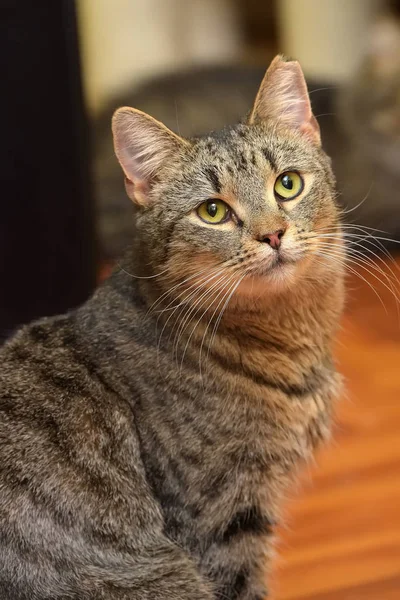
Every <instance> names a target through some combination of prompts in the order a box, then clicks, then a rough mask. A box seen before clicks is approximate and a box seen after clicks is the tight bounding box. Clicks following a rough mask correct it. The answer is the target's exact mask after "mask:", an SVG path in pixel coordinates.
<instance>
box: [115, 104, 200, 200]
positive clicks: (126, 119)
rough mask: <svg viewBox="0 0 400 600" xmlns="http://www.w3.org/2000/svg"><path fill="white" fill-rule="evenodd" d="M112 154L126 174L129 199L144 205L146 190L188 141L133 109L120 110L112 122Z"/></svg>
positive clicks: (146, 196)
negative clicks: (162, 168)
mask: <svg viewBox="0 0 400 600" xmlns="http://www.w3.org/2000/svg"><path fill="white" fill-rule="evenodd" d="M112 131H113V136H114V149H115V154H116V155H117V158H118V160H119V162H120V165H121V167H122V169H123V171H124V173H125V187H126V191H127V194H128V196H129V197H130V198H131V200H133V201H134V202H135V203H136V204H140V205H142V206H143V205H146V204H147V203H148V200H149V191H150V189H151V185H152V183H153V182H154V181H155V179H156V177H157V174H158V172H159V170H160V168H161V167H162V165H163V164H165V163H166V161H168V160H171V161H173V160H174V157H176V155H177V153H179V152H180V151H181V150H182V148H183V147H184V146H188V145H189V142H187V141H186V140H184V139H182V138H181V137H179V136H178V135H176V134H175V133H173V132H172V131H171V130H170V129H168V128H167V127H165V125H163V124H162V123H160V122H159V121H156V119H153V117H150V116H149V115H147V114H146V113H143V112H142V111H140V110H136V109H134V108H128V107H123V108H119V109H118V110H117V111H116V112H115V113H114V116H113V119H112Z"/></svg>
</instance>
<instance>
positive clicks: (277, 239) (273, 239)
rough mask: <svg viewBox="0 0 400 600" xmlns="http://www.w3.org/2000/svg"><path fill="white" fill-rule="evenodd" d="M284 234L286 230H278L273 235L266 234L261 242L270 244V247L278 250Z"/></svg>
mask: <svg viewBox="0 0 400 600" xmlns="http://www.w3.org/2000/svg"><path fill="white" fill-rule="evenodd" d="M284 233H285V230H284V229H278V230H277V231H274V232H273V233H266V234H265V235H263V236H262V237H261V238H260V242H264V244H268V245H269V246H271V248H274V250H278V248H279V247H280V245H281V240H282V237H283V235H284Z"/></svg>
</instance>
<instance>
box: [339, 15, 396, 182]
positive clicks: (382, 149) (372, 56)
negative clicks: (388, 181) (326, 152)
mask: <svg viewBox="0 0 400 600" xmlns="http://www.w3.org/2000/svg"><path fill="white" fill-rule="evenodd" d="M339 114H340V116H341V119H342V121H343V122H344V125H345V127H346V128H347V129H348V131H349V132H350V135H351V136H352V138H353V139H354V141H355V142H358V144H359V145H360V146H361V147H362V148H363V151H365V152H367V153H368V154H369V155H370V156H371V157H373V158H374V160H379V161H381V162H383V163H385V164H386V165H387V167H388V168H389V169H390V170H392V171H395V172H396V173H397V172H398V171H399V169H400V21H399V19H398V18H396V17H394V16H392V15H383V16H381V17H380V18H379V19H377V20H376V21H375V23H374V24H373V26H372V27H371V30H370V32H369V34H368V35H367V36H366V48H365V56H364V58H363V61H362V64H361V66H360V68H359V70H358V72H357V73H356V74H355V75H354V76H353V77H352V78H351V79H350V80H349V82H348V83H347V84H346V86H345V87H344V90H343V93H342V94H341V95H340V106H339Z"/></svg>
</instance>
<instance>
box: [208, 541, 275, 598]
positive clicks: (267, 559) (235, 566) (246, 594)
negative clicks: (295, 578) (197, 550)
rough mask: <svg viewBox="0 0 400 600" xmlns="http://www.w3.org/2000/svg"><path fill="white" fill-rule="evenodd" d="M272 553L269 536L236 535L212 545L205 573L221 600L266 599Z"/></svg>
mask: <svg viewBox="0 0 400 600" xmlns="http://www.w3.org/2000/svg"><path fill="white" fill-rule="evenodd" d="M272 554H273V550H272V541H271V535H270V534H267V535H265V534H264V535H254V533H248V534H246V533H243V532H239V533H237V534H236V535H232V537H231V538H230V539H228V538H224V539H223V540H219V541H217V542H216V543H214V544H213V546H212V548H211V549H210V550H209V552H208V553H207V555H206V557H205V561H206V564H205V565H204V571H205V572H206V573H207V575H208V576H209V577H210V578H211V580H212V581H213V582H214V585H215V595H216V597H217V598H221V600H222V599H224V600H266V599H267V598H268V586H267V575H268V571H269V566H270V563H271V557H272Z"/></svg>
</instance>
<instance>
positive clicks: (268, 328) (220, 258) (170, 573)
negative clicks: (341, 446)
mask: <svg viewBox="0 0 400 600" xmlns="http://www.w3.org/2000/svg"><path fill="white" fill-rule="evenodd" d="M273 70H274V81H275V83H279V77H280V74H281V76H282V78H283V79H284V80H285V81H286V82H287V81H288V77H289V78H291V81H292V83H291V84H290V85H289V88H287V87H285V89H290V96H291V99H292V100H293V99H294V100H296V94H297V96H298V97H297V100H298V102H297V103H295V104H293V103H292V104H288V103H285V98H284V97H282V89H281V88H280V86H279V85H278V87H277V90H279V94H278V91H277V94H276V95H275V94H274V86H273V87H272V89H271V88H270V86H269V85H268V76H267V80H266V81H267V83H265V82H264V84H263V86H262V87H261V92H260V94H259V95H258V97H257V101H256V104H255V108H254V110H253V112H252V116H251V119H250V122H248V123H245V124H241V125H238V126H236V127H233V128H230V129H228V130H225V131H223V132H219V133H218V134H213V135H210V136H206V137H204V138H201V139H198V140H181V139H180V138H179V137H178V136H176V134H172V133H170V132H169V130H167V129H166V128H165V127H164V126H162V125H160V124H159V123H158V122H156V121H154V120H153V119H151V117H148V116H147V115H144V114H143V113H140V112H139V111H134V110H132V109H121V110H120V111H119V112H117V114H116V116H115V118H114V122H113V128H114V135H115V144H116V152H117V154H118V157H119V159H120V161H121V164H122V167H123V170H124V172H125V176H126V178H127V180H128V183H127V188H128V193H129V194H130V196H131V198H132V200H133V201H134V202H135V203H136V204H137V208H136V225H137V237H136V240H135V245H134V248H133V252H132V253H130V254H129V255H128V256H127V257H126V258H125V260H124V262H123V263H122V265H121V267H120V268H118V269H116V271H115V272H114V274H113V275H112V277H111V278H110V279H109V280H108V281H107V282H106V283H105V284H104V285H103V286H102V287H101V288H99V290H98V291H97V292H96V293H95V295H94V296H93V298H92V299H91V300H90V301H89V302H88V303H87V304H86V305H84V306H83V307H81V308H80V309H78V310H77V311H74V312H72V313H71V314H69V315H66V316H63V317H57V318H55V319H45V320H43V321H41V322H38V323H34V324H32V325H31V326H28V327H25V328H23V329H22V330H21V331H20V332H19V333H18V334H17V335H16V336H15V337H14V338H13V339H12V340H11V341H10V342H9V343H8V344H7V345H6V346H5V348H4V349H3V350H2V356H1V357H2V369H1V372H0V381H1V395H0V410H1V411H2V419H1V420H0V464H1V465H2V470H1V472H0V484H1V489H2V502H1V506H0V592H1V597H2V598H4V600H28V598H29V600H30V599H32V598H34V599H35V600H45V599H50V598H51V599H52V600H53V599H56V598H57V599H63V600H67V598H68V599H75V600H78V599H79V600H97V599H99V600H100V599H104V600H117V599H118V600H122V599H125V600H128V599H129V600H133V599H135V600H139V599H140V600H142V599H143V600H145V599H149V600H150V599H153V598H159V599H160V600H169V599H171V600H172V598H173V599H181V600H185V599H187V600H189V599H190V600H193V599H199V600H200V599H203V600H211V599H214V600H217V599H222V598H224V599H225V598H227V599H230V600H234V599H241V600H242V599H243V600H260V599H261V598H263V597H264V596H265V595H266V593H267V590H266V581H265V573H266V571H267V570H268V569H269V567H270V558H271V555H272V547H273V545H272V544H273V528H274V525H275V523H276V522H278V521H279V520H280V519H281V509H282V502H283V498H284V495H285V492H286V490H287V489H288V486H289V485H290V483H291V481H292V480H293V477H294V476H295V474H296V471H297V468H298V466H299V465H300V464H302V463H303V462H304V461H305V460H307V459H309V458H310V457H311V456H312V453H313V450H314V448H315V447H316V446H317V445H318V444H319V443H320V441H321V440H324V439H326V437H327V436H328V435H329V428H330V419H331V413H332V406H333V403H334V400H335V399H336V397H337V396H338V394H339V391H340V386H341V383H340V377H339V376H338V375H337V373H336V370H335V367H334V364H333V359H332V343H333V338H334V334H335V331H336V328H337V325H338V320H339V318H340V314H341V310H342V305H343V258H344V249H343V244H342V241H341V232H340V223H339V220H338V214H339V211H338V208H337V206H336V204H335V192H334V180H333V175H332V171H331V168H330V162H329V159H328V158H327V157H326V155H325V154H324V152H323V151H322V149H321V147H320V144H319V137H318V130H317V128H316V126H315V124H314V121H313V119H312V118H311V116H310V108H309V103H308V100H307V98H306V99H304V89H305V88H304V80H303V77H302V73H301V70H300V67H299V66H298V64H297V63H293V62H290V63H287V62H283V61H282V60H280V59H276V60H275V61H274V65H273ZM283 94H285V92H283ZM282 102H283V106H284V107H285V110H284V118H280V113H279V110H278V107H279V105H280V103H282ZM268 106H271V109H272V108H273V113H272V114H271V115H270V116H268V112H267V111H268ZM299 106H300V110H299ZM292 108H294V109H293V110H292ZM288 170H296V171H298V172H299V173H300V174H301V175H302V177H303V179H304V190H303V192H302V193H301V194H300V195H299V196H298V197H297V198H296V199H294V200H290V201H287V202H281V201H280V200H279V199H277V197H276V196H275V195H274V182H275V180H276V178H277V177H278V176H279V175H280V174H281V173H282V172H285V171H288ZM138 191H139V193H138ZM210 197H212V198H213V197H218V198H221V199H223V200H225V201H226V202H228V203H230V205H231V208H232V210H234V211H235V212H234V214H233V215H232V218H231V219H230V220H228V221H227V222H226V223H223V224H221V225H210V224H207V223H205V222H204V221H202V220H201V219H200V218H199V217H198V215H197V212H196V211H197V207H198V206H199V205H200V204H201V203H202V202H204V201H205V200H207V199H208V198H210ZM276 230H281V231H282V232H283V235H282V238H281V247H280V249H279V251H278V250H275V249H274V248H272V247H271V246H270V244H269V242H268V240H269V239H270V238H269V237H268V235H271V234H272V233H273V232H274V231H276ZM326 231H333V232H334V234H335V235H334V239H333V238H328V239H327V241H324V239H325V238H323V237H322V236H323V234H324V232H326Z"/></svg>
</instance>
